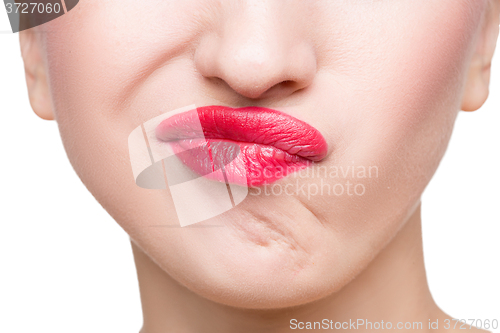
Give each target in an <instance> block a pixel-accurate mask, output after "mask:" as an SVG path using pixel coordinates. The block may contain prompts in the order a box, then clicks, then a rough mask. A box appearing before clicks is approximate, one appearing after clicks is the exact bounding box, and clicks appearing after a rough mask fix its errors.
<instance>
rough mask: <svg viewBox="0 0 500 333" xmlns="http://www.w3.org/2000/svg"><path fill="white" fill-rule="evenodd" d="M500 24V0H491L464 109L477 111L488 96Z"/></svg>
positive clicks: (466, 90)
mask: <svg viewBox="0 0 500 333" xmlns="http://www.w3.org/2000/svg"><path fill="white" fill-rule="evenodd" d="M499 25H500V0H491V1H490V4H489V7H488V11H487V12H486V14H485V17H484V23H483V25H482V29H481V31H480V35H479V37H478V38H479V39H478V42H477V47H476V50H475V52H474V55H473V58H472V61H471V64H470V66H469V73H468V76H467V81H466V83H465V90H464V95H463V99H462V107H461V108H462V110H463V111H476V110H477V109H479V108H480V107H481V106H482V105H483V104H484V103H485V102H486V99H487V98H488V95H489V86H490V76H491V62H492V59H493V55H494V53H495V48H496V43H497V39H498V33H499Z"/></svg>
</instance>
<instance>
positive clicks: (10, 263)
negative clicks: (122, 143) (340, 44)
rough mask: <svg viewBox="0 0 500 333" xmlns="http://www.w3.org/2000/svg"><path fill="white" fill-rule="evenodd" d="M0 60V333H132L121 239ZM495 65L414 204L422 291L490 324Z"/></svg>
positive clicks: (135, 306)
mask: <svg viewBox="0 0 500 333" xmlns="http://www.w3.org/2000/svg"><path fill="white" fill-rule="evenodd" d="M6 16H7V15H6V14H5V12H4V11H2V10H0V31H8V29H9V25H8V21H7V17H6ZM0 50H1V52H0V111H1V126H0V148H1V157H0V172H1V180H0V184H1V187H0V188H1V190H0V195H1V198H0V332H6V333H7V332H8V333H16V332H51V333H56V332H65V333H66V332H134V333H137V332H138V331H139V329H140V327H141V323H142V314H141V307H140V299H139V292H138V284H137V278H136V273H135V268H134V263H133V257H132V253H131V249H130V243H129V239H128V236H127V234H126V233H125V232H124V231H123V230H122V229H121V228H120V227H119V226H118V225H117V223H116V222H115V221H114V220H113V219H111V217H110V216H108V215H107V213H106V212H105V211H104V209H102V208H101V206H100V205H99V204H98V203H97V202H96V201H95V200H94V198H93V197H92V195H91V194H90V193H89V192H88V191H87V190H86V188H85V187H84V185H83V184H82V183H81V182H80V180H79V179H78V177H77V176H76V174H75V172H74V171H73V169H72V167H71V165H70V164H69V162H68V159H67V157H66V154H65V152H64V150H63V147H62V144H61V140H60V138H59V133H58V130H57V125H56V123H55V122H47V121H43V120H41V119H39V118H38V117H36V116H35V114H34V113H33V111H32V110H31V108H30V106H29V102H28V97H27V92H26V84H25V80H24V72H23V64H22V61H21V56H20V51H19V44H18V34H15V35H14V34H12V33H10V34H9V33H0ZM499 54H500V52H497V55H496V58H495V62H494V64H496V66H494V67H493V78H492V86H491V95H490V98H489V100H488V102H487V103H486V104H485V106H484V107H483V108H482V109H481V110H479V111H478V112H475V113H461V114H460V116H459V118H458V121H457V124H456V129H455V132H454V135H453V138H452V140H451V144H450V147H449V150H448V152H447V154H446V156H445V159H444V160H443V162H442V164H441V166H440V167H439V170H438V172H437V174H436V176H435V177H434V179H433V180H432V182H431V184H430V185H429V187H428V189H427V190H426V192H425V194H424V198H423V221H424V222H423V230H424V252H425V261H426V265H427V273H428V277H429V284H430V288H431V291H432V294H433V296H434V298H435V299H436V301H437V304H438V305H439V306H440V307H441V308H442V309H444V310H445V311H446V312H448V313H449V314H450V315H452V316H453V317H455V318H464V319H469V318H477V319H490V320H491V319H493V318H496V319H498V320H500V286H499V281H500V279H499V277H500V274H499V272H500V269H499V266H500V260H499V259H500V242H499V236H500V209H499V208H500V191H499V185H500V158H499V152H500V56H499ZM499 331H500V330H499Z"/></svg>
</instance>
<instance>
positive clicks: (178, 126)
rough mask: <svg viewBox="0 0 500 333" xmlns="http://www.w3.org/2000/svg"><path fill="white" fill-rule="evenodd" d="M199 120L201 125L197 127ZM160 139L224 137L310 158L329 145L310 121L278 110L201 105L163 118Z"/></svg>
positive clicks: (317, 158)
mask: <svg viewBox="0 0 500 333" xmlns="http://www.w3.org/2000/svg"><path fill="white" fill-rule="evenodd" d="M200 124H201V128H200ZM156 137H157V138H158V139H159V140H160V141H165V142H169V141H178V140H185V139H194V138H205V139H215V140H216V139H224V140H231V141H236V142H248V143H256V144H262V145H268V146H273V147H276V148H278V149H281V150H283V151H285V152H287V153H289V154H291V155H297V156H300V157H303V158H305V159H308V160H311V161H320V160H322V159H323V158H324V157H325V156H326V154H327V150H328V145H327V143H326V141H325V139H324V137H323V136H322V135H321V133H320V132H319V131H318V130H317V129H316V128H314V127H312V126H311V125H309V124H307V123H305V122H303V121H301V120H299V119H297V118H295V117H293V116H290V115H288V114H286V113H283V112H281V111H277V110H273V109H268V108H261V107H253V106H252V107H243V108H231V107H226V106H204V107H199V108H197V109H195V110H192V111H188V112H184V113H180V114H177V115H174V116H172V117H170V118H167V119H165V120H164V121H162V122H161V123H160V125H158V127H157V128H156Z"/></svg>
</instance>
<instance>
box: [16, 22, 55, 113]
mask: <svg viewBox="0 0 500 333" xmlns="http://www.w3.org/2000/svg"><path fill="white" fill-rule="evenodd" d="M19 42H20V45H21V55H22V57H23V61H24V71H25V74H26V84H27V86H28V96H29V100H30V104H31V108H32V109H33V111H35V113H36V114H37V115H38V116H39V117H40V118H42V119H45V120H54V119H55V118H54V112H53V108H52V101H51V99H50V90H49V84H48V80H47V74H46V69H45V64H44V62H43V58H42V55H41V49H40V47H41V46H40V42H39V41H38V40H37V38H36V36H35V32H34V29H30V30H27V31H23V32H20V33H19Z"/></svg>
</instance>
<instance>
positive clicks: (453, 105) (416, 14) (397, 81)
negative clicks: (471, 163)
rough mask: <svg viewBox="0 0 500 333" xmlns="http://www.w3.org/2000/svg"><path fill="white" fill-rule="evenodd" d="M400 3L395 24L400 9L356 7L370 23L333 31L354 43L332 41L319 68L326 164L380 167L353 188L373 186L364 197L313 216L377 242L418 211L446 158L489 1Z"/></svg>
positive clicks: (339, 201)
mask: <svg viewBox="0 0 500 333" xmlns="http://www.w3.org/2000/svg"><path fill="white" fill-rule="evenodd" d="M400 4H401V6H397V8H398V9H397V15H394V16H389V17H387V13H391V10H392V11H394V10H393V9H391V8H390V7H391V6H392V7H394V2H393V1H387V2H379V4H377V5H374V2H370V5H368V4H365V5H359V6H360V7H361V6H365V7H363V8H357V10H361V11H362V13H363V17H364V20H360V21H357V22H350V21H349V20H347V19H346V20H345V21H341V22H337V23H335V24H339V25H343V26H344V30H345V31H349V34H347V33H343V34H340V33H339V35H337V36H336V38H334V39H329V45H325V46H326V47H327V50H326V49H325V52H328V57H326V56H325V57H323V58H321V59H320V60H321V61H323V64H322V65H323V66H322V68H325V70H324V73H323V74H321V77H322V79H323V80H324V81H323V82H322V83H321V86H322V87H323V88H322V91H326V90H328V99H325V98H324V99H323V101H324V102H322V103H323V105H320V106H318V109H320V110H321V109H326V110H331V111H330V113H325V114H323V115H321V116H318V117H322V119H321V121H318V123H319V124H327V125H322V126H323V128H322V130H323V132H326V133H328V135H329V142H330V143H331V147H332V154H331V159H330V160H329V162H330V163H331V164H335V165H341V166H349V165H353V164H354V165H356V166H364V167H367V168H368V167H369V166H377V167H378V170H379V173H378V174H379V176H378V177H376V178H374V179H352V183H362V184H363V185H364V186H365V187H366V192H365V194H364V195H363V196H362V197H357V198H355V197H339V198H337V199H335V200H336V201H337V202H336V203H337V204H335V205H331V206H335V209H332V208H329V207H327V206H326V205H321V206H320V204H318V205H317V206H313V207H314V209H316V212H317V214H318V215H321V216H325V218H327V217H330V218H331V220H332V221H334V220H338V221H347V219H346V217H349V216H355V217H356V218H355V219H353V220H354V222H353V221H351V222H350V223H349V225H348V224H344V225H343V226H342V232H344V233H345V235H350V236H352V237H354V238H356V237H358V236H360V235H361V234H365V236H366V237H368V238H372V239H375V240H376V242H377V243H379V242H383V241H384V240H386V239H387V237H390V235H391V232H388V231H387V230H388V229H387V228H386V227H389V228H390V229H391V230H393V231H394V230H396V229H397V227H398V223H400V222H401V221H404V220H405V217H406V216H407V214H408V212H409V211H410V210H411V209H414V208H415V207H416V205H417V204H418V202H419V199H420V196H421V194H422V192H423V190H424V188H425V186H426V185H427V184H428V182H429V181H430V179H431V177H432V176H433V174H434V172H435V170H436V168H437V166H438V164H439V162H440V160H441V158H442V156H443V154H444V152H445V149H446V147H447V144H448V141H449V138H450V135H451V132H452V129H453V124H454V120H455V118H456V116H457V114H458V110H459V108H460V102H461V95H462V90H463V85H464V79H465V75H466V70H467V64H468V61H469V59H470V57H471V55H472V51H474V49H473V47H474V41H475V38H476V34H477V31H478V29H477V28H478V26H479V25H480V21H481V13H482V12H483V9H484V4H485V1H478V2H475V3H474V5H471V4H468V3H467V2H465V1H458V2H456V1H441V2H439V3H436V2H435V1H419V2H418V4H417V3H415V2H409V1H401V2H400ZM368 8H369V9H370V10H368ZM364 10H366V12H365V11H364ZM429 13H431V14H429ZM353 15H354V12H353V13H346V17H354V16H353ZM381 18H385V19H383V20H381ZM332 31H336V30H334V29H333V28H332ZM333 78H335V80H333ZM325 95H326V94H324V95H323V96H325ZM318 99H319V98H318ZM326 101H328V102H326ZM332 105H334V106H335V107H334V108H332ZM331 206H330V207H331ZM367 223H369V226H368V225H367ZM353 224H359V225H358V227H353ZM360 230H362V232H361V233H360ZM368 233H370V235H368ZM377 233H378V236H376V235H377ZM346 239H348V237H347V236H346Z"/></svg>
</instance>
